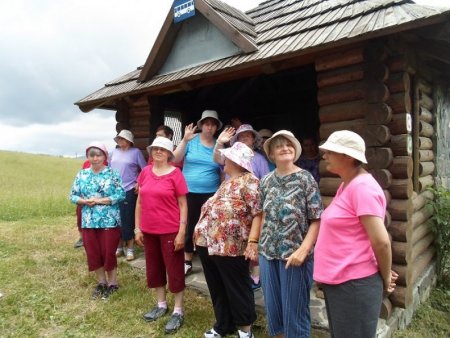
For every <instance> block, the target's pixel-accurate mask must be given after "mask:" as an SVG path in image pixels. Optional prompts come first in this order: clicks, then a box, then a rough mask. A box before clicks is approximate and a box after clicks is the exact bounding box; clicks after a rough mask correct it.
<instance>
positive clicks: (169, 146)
mask: <svg viewBox="0 0 450 338" xmlns="http://www.w3.org/2000/svg"><path fill="white" fill-rule="evenodd" d="M153 147H159V148H163V149H165V150H167V151H169V152H170V157H169V159H168V161H169V162H170V161H173V159H174V157H175V155H174V154H173V142H172V140H170V139H168V138H167V137H163V136H158V137H156V138H155V139H154V140H153V142H152V144H150V145H149V146H148V147H147V151H148V155H149V157H150V159H152V148H153Z"/></svg>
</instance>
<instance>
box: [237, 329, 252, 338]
mask: <svg viewBox="0 0 450 338" xmlns="http://www.w3.org/2000/svg"><path fill="white" fill-rule="evenodd" d="M238 337H239V338H255V336H254V335H253V333H252V331H248V332H244V331H241V330H238Z"/></svg>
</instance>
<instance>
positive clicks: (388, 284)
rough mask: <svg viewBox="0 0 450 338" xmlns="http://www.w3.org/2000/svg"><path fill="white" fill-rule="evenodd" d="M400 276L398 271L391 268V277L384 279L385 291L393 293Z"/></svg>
mask: <svg viewBox="0 0 450 338" xmlns="http://www.w3.org/2000/svg"><path fill="white" fill-rule="evenodd" d="M397 278H398V273H397V272H395V271H393V270H391V273H390V274H389V279H388V280H385V281H384V291H386V292H388V293H391V292H393V291H394V289H395V287H396V283H395V282H396V281H397Z"/></svg>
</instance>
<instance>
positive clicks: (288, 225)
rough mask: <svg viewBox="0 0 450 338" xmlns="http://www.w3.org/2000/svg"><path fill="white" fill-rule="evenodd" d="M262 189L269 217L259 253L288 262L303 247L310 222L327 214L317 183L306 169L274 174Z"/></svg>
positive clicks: (267, 216) (263, 208)
mask: <svg viewBox="0 0 450 338" xmlns="http://www.w3.org/2000/svg"><path fill="white" fill-rule="evenodd" d="M259 187H260V192H261V202H260V203H261V208H262V210H263V211H264V213H265V218H264V223H263V224H262V227H261V236H260V238H259V248H258V249H259V253H260V254H261V255H263V256H264V257H265V258H267V259H286V258H288V257H289V256H290V255H291V254H292V253H293V252H294V251H295V250H297V249H298V248H299V247H300V245H301V244H302V242H303V239H304V238H305V236H306V234H307V232H308V229H309V223H310V221H311V220H315V219H319V218H320V215H321V214H322V212H323V206H322V199H321V198H320V192H319V188H318V186H317V182H316V181H315V180H314V177H313V176H312V175H311V174H310V173H309V172H308V171H306V170H303V169H300V171H298V172H295V173H292V174H289V175H286V176H279V175H277V173H276V171H272V172H270V173H269V174H268V175H266V176H265V177H264V178H263V179H262V180H261V182H260V185H259Z"/></svg>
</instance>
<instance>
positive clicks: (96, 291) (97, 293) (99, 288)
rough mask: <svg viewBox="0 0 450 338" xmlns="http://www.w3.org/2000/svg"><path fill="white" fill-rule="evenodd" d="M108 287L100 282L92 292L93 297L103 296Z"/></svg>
mask: <svg viewBox="0 0 450 338" xmlns="http://www.w3.org/2000/svg"><path fill="white" fill-rule="evenodd" d="M107 288H108V287H107V286H106V284H103V283H99V284H97V286H96V287H95V289H94V292H92V295H91V299H97V298H98V297H102V296H103V293H104V292H105V291H106V289H107Z"/></svg>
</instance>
